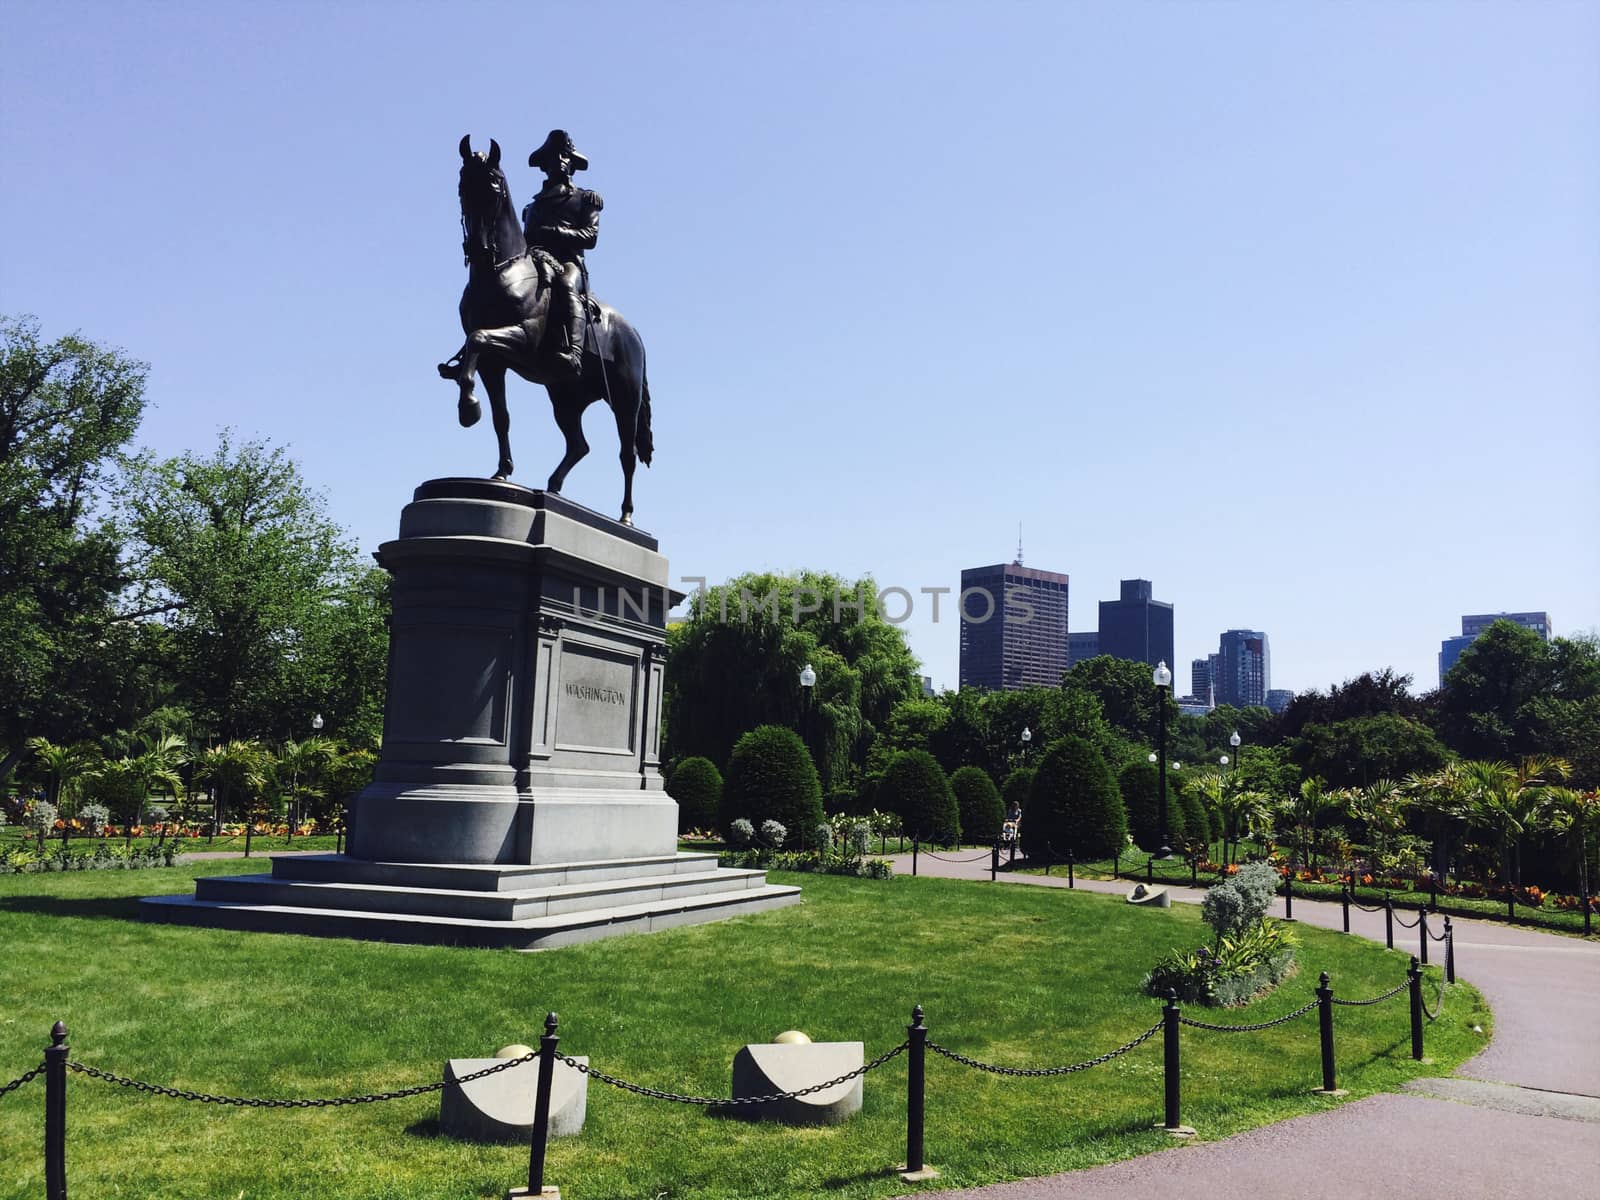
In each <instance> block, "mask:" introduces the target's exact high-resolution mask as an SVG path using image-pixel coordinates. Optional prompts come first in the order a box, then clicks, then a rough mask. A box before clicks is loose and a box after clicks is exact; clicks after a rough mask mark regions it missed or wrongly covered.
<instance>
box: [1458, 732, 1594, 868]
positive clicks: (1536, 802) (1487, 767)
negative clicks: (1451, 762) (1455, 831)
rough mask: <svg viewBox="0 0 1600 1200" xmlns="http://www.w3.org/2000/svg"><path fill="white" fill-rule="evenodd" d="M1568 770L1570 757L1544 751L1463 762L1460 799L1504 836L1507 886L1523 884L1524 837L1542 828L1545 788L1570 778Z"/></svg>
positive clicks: (1472, 815)
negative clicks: (1514, 761)
mask: <svg viewBox="0 0 1600 1200" xmlns="http://www.w3.org/2000/svg"><path fill="white" fill-rule="evenodd" d="M1568 770H1569V768H1568V766H1567V762H1566V760H1565V759H1562V758H1556V757H1553V756H1551V755H1543V754H1535V755H1530V756H1528V757H1527V758H1524V759H1522V760H1521V762H1519V763H1517V764H1515V765H1513V764H1511V763H1508V762H1501V761H1498V760H1496V761H1492V762H1467V763H1462V764H1461V791H1460V797H1461V801H1462V802H1463V803H1464V804H1465V805H1466V806H1467V812H1468V819H1469V820H1470V821H1472V823H1473V824H1475V825H1478V826H1480V827H1481V828H1485V829H1489V830H1492V831H1493V832H1494V833H1495V834H1496V835H1497V836H1498V837H1499V839H1500V858H1501V862H1502V864H1503V866H1504V870H1505V880H1506V884H1507V886H1509V887H1520V886H1521V884H1522V852H1521V847H1522V837H1523V835H1524V834H1526V833H1527V832H1528V831H1529V830H1530V829H1535V828H1538V826H1539V823H1540V821H1541V818H1542V817H1543V813H1544V806H1545V800H1546V795H1545V793H1546V792H1547V791H1548V790H1549V789H1550V788H1551V787H1552V786H1554V785H1555V784H1556V782H1557V781H1559V780H1561V779H1564V778H1566V775H1567V772H1568Z"/></svg>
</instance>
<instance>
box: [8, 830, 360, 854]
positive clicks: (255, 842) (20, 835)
mask: <svg viewBox="0 0 1600 1200" xmlns="http://www.w3.org/2000/svg"><path fill="white" fill-rule="evenodd" d="M172 840H174V839H171V838H169V839H168V841H169V842H170V841H172ZM335 840H336V839H335V836H334V835H333V834H331V833H313V834H309V835H305V836H302V837H297V838H294V839H293V840H292V841H291V840H290V839H288V838H287V837H284V836H282V835H279V834H274V835H270V836H269V835H267V834H263V833H258V834H255V835H253V836H252V837H251V839H250V853H251V854H252V855H256V854H268V853H272V852H274V851H281V850H322V851H330V852H331V851H332V850H333V849H334V844H335ZM102 841H104V842H105V843H106V844H107V845H108V846H111V847H112V848H113V849H116V848H118V847H121V846H123V845H125V844H126V843H125V842H124V839H122V838H120V837H114V838H97V837H88V836H86V835H83V834H78V835H76V836H74V837H71V838H68V839H67V848H68V849H69V850H71V851H72V852H73V853H74V854H93V853H94V848H95V847H96V846H98V845H100V843H101V842H102ZM176 841H177V843H178V848H179V850H180V852H182V853H184V854H196V853H199V852H201V851H208V850H232V851H241V852H242V851H243V850H244V834H242V833H238V834H233V835H231V836H227V837H224V836H222V835H220V834H219V835H218V836H216V837H215V838H212V839H211V840H209V841H207V840H206V839H205V838H204V837H193V838H191V837H186V838H178V839H176ZM132 844H133V846H134V848H135V849H138V848H140V847H148V846H154V845H156V844H157V839H156V838H153V837H136V838H134V839H133V841H132ZM60 848H61V838H60V836H59V835H58V836H54V837H50V838H46V839H45V850H46V851H47V852H50V853H54V852H55V851H56V850H59V849H60ZM6 850H29V851H35V852H37V850H38V842H37V841H36V840H35V838H34V836H33V834H31V833H28V832H26V831H24V830H22V829H19V828H17V827H16V826H7V827H6V828H5V829H0V852H4V851H6Z"/></svg>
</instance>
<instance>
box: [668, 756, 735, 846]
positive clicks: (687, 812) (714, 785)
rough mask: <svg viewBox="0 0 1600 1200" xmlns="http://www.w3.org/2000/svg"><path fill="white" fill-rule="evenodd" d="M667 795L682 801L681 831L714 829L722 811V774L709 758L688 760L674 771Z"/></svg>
mask: <svg viewBox="0 0 1600 1200" xmlns="http://www.w3.org/2000/svg"><path fill="white" fill-rule="evenodd" d="M667 795H669V796H671V797H672V798H673V799H674V800H676V801H677V802H678V832H679V833H683V832H685V831H687V830H690V829H711V828H713V827H714V826H715V825H716V823H717V814H718V813H719V812H721V810H722V772H720V771H718V770H717V766H716V764H715V763H713V762H712V761H711V760H710V759H709V758H686V759H684V760H683V761H682V762H681V763H679V764H678V765H677V768H676V769H675V770H674V771H673V772H672V781H671V782H670V783H668V784H667Z"/></svg>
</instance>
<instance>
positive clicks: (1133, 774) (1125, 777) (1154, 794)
mask: <svg viewBox="0 0 1600 1200" xmlns="http://www.w3.org/2000/svg"><path fill="white" fill-rule="evenodd" d="M1159 783H1160V777H1159V775H1158V774H1157V772H1156V768H1155V767H1154V766H1152V765H1151V764H1150V763H1147V762H1136V763H1129V764H1128V765H1127V766H1126V767H1123V768H1122V774H1120V775H1118V776H1117V793H1118V794H1119V795H1120V796H1121V797H1122V807H1123V809H1124V810H1125V811H1126V812H1127V814H1128V832H1129V833H1131V834H1132V835H1133V842H1134V845H1136V846H1138V847H1139V849H1141V850H1147V851H1148V850H1154V849H1155V848H1156V847H1157V846H1158V845H1160V841H1161V832H1160V827H1161V823H1160V813H1159V804H1160V800H1159V798H1158V793H1159V791H1160V788H1159V786H1158V785H1159ZM1167 799H1168V801H1171V799H1172V791H1171V788H1170V786H1169V787H1168V790H1167ZM1171 816H1172V814H1171V813H1168V814H1167V817H1168V822H1169V824H1170V822H1171ZM1168 833H1169V834H1170V833H1171V830H1170V829H1169V830H1168Z"/></svg>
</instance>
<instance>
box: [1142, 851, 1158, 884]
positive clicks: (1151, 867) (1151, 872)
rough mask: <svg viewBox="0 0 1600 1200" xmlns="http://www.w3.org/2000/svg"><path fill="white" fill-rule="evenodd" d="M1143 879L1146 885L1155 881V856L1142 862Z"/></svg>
mask: <svg viewBox="0 0 1600 1200" xmlns="http://www.w3.org/2000/svg"><path fill="white" fill-rule="evenodd" d="M1144 878H1145V882H1146V883H1154V882H1155V881H1156V856H1155V855H1154V854H1152V855H1151V856H1150V857H1149V858H1147V859H1145V860H1144Z"/></svg>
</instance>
